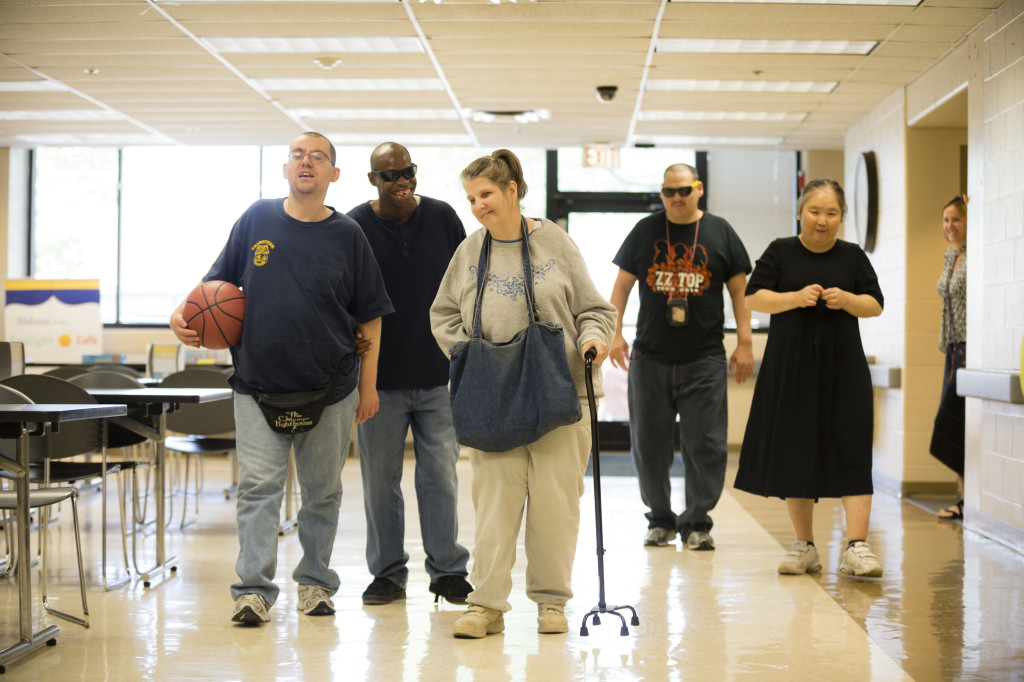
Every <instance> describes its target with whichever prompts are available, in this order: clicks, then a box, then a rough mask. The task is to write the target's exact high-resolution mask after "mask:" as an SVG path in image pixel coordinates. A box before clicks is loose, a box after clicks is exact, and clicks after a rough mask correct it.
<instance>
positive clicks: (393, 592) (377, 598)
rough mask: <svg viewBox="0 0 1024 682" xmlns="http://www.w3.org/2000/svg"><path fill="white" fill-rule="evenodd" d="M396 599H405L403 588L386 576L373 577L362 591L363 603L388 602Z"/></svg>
mask: <svg viewBox="0 0 1024 682" xmlns="http://www.w3.org/2000/svg"><path fill="white" fill-rule="evenodd" d="M396 599H405V588H402V587H399V586H398V585H396V584H395V583H393V582H391V581H390V580H388V579H387V578H374V579H373V582H372V583H370V585H369V587H367V588H366V591H365V592H363V604H367V605H374V604H390V603H391V602H393V601H395V600H396Z"/></svg>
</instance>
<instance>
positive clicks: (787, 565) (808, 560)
mask: <svg viewBox="0 0 1024 682" xmlns="http://www.w3.org/2000/svg"><path fill="white" fill-rule="evenodd" d="M820 570H821V559H819V558H818V550H817V549H816V548H815V546H814V545H812V544H810V543H808V542H807V541H806V540H796V541H795V542H793V546H792V547H791V548H790V550H789V551H788V552H786V556H785V557H783V558H782V563H780V564H779V573H780V574H782V575H803V574H804V573H808V572H812V573H814V572H817V571H820Z"/></svg>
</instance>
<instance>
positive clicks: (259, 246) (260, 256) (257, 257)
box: [249, 239, 274, 267]
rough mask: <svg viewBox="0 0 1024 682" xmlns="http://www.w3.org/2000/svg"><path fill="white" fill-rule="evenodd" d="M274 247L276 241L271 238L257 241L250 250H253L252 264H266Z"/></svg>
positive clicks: (257, 265)
mask: <svg viewBox="0 0 1024 682" xmlns="http://www.w3.org/2000/svg"><path fill="white" fill-rule="evenodd" d="M272 248H274V242H272V241H270V240H269V239H261V240H259V241H258V242H256V243H255V244H254V245H253V247H252V248H251V249H249V250H250V251H252V252H253V257H252V264H253V265H255V266H256V267H259V266H261V265H266V264H267V261H268V260H269V259H270V250H271V249H272Z"/></svg>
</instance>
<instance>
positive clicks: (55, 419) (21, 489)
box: [0, 400, 127, 672]
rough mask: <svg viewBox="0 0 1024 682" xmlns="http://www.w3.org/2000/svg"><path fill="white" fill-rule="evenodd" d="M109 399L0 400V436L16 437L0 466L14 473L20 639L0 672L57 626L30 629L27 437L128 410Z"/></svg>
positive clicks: (2, 654) (52, 640) (50, 637)
mask: <svg viewBox="0 0 1024 682" xmlns="http://www.w3.org/2000/svg"><path fill="white" fill-rule="evenodd" d="M114 403H118V401H114V400H111V401H109V402H108V403H107V404H104V405H68V404H59V403H52V404H48V403H35V404H32V403H29V404H0V437H2V438H11V439H17V443H18V454H17V460H16V461H15V460H11V459H8V458H7V457H0V468H3V469H4V470H5V471H8V472H10V473H12V474H14V476H15V480H14V488H15V494H16V496H17V501H18V510H17V529H18V537H17V540H16V544H17V548H18V561H19V566H18V634H19V640H18V642H17V643H16V644H12V645H11V646H8V647H6V648H4V649H3V650H0V672H3V671H4V668H5V667H6V666H7V664H8V663H10V662H12V661H14V660H16V659H18V658H21V657H22V656H24V655H26V654H28V653H31V652H32V651H35V650H36V649H38V648H39V647H41V646H43V645H44V644H50V645H53V644H56V643H57V640H56V637H57V633H59V632H60V627H58V626H57V625H50V626H48V627H46V628H43V629H42V630H40V631H38V632H33V631H32V571H31V570H30V569H29V557H30V556H31V554H30V548H29V545H30V542H31V523H29V518H30V515H29V506H28V503H29V481H28V471H29V438H30V437H32V436H41V435H43V434H44V433H45V432H46V426H50V427H51V428H52V429H55V428H59V425H60V424H61V423H62V422H72V421H79V420H82V419H106V418H111V419H117V418H119V417H120V416H121V415H125V414H127V407H126V406H125V405H124V404H114Z"/></svg>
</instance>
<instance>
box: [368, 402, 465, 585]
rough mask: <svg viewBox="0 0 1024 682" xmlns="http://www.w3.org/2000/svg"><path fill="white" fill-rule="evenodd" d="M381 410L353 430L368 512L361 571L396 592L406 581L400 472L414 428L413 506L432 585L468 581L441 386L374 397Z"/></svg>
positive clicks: (451, 434)
mask: <svg viewBox="0 0 1024 682" xmlns="http://www.w3.org/2000/svg"><path fill="white" fill-rule="evenodd" d="M377 394H378V396H379V397H380V410H379V411H378V412H377V414H376V415H374V417H373V418H372V419H369V420H367V421H365V422H363V423H362V424H360V425H359V426H358V427H357V428H358V432H359V467H360V470H361V472H362V475H363V504H364V505H365V507H366V564H367V566H368V567H369V569H370V573H372V574H373V575H374V576H375V577H378V578H387V579H388V580H390V581H391V582H393V583H395V584H396V585H398V586H399V587H403V588H404V587H405V586H406V583H407V582H408V579H409V569H408V568H407V567H406V564H407V563H408V562H409V554H408V553H407V552H406V551H405V548H404V546H403V540H404V538H405V499H404V498H403V496H402V488H401V483H402V467H403V465H404V461H405V435H406V433H407V432H408V431H409V428H410V427H412V445H413V453H414V455H415V457H416V480H415V483H416V502H417V505H418V507H419V514H420V534H421V536H422V538H423V549H424V551H425V552H426V554H427V560H426V562H425V565H426V569H427V574H428V575H429V576H430V579H431V580H432V581H433V580H437V579H438V578H440V577H441V576H445V575H460V576H465V575H466V564H467V563H468V561H469V552H468V551H467V550H466V548H465V547H463V546H462V545H460V544H458V542H457V541H456V540H457V538H458V534H459V519H458V514H457V510H456V507H457V503H458V496H459V482H458V479H457V478H456V474H455V463H456V462H457V461H458V459H459V445H458V443H456V442H455V429H454V427H452V411H451V402H450V399H449V396H448V387H447V386H438V387H436V388H418V389H400V390H390V391H378V392H377Z"/></svg>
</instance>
